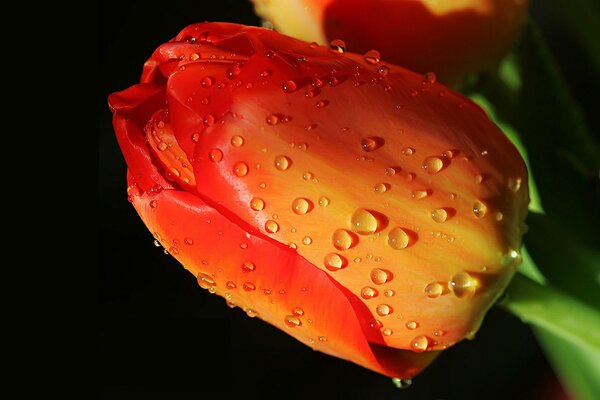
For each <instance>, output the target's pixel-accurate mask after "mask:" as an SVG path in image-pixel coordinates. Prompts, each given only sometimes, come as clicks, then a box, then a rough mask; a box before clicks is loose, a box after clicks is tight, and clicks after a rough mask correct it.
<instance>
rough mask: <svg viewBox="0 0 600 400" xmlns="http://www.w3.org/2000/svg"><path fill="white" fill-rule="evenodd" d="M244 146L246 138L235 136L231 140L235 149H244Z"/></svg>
mask: <svg viewBox="0 0 600 400" xmlns="http://www.w3.org/2000/svg"><path fill="white" fill-rule="evenodd" d="M243 144H244V138H243V137H241V136H240V135H235V136H233V137H232V138H231V145H232V146H233V147H242V145H243Z"/></svg>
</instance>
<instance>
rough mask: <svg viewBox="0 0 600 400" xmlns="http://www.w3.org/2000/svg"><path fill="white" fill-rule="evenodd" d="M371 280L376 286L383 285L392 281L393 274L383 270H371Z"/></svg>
mask: <svg viewBox="0 0 600 400" xmlns="http://www.w3.org/2000/svg"><path fill="white" fill-rule="evenodd" d="M371 280H372V281H373V283H374V284H376V285H383V284H384V283H387V282H389V281H391V280H392V273H391V272H389V271H386V270H384V269H381V268H373V269H372V270H371Z"/></svg>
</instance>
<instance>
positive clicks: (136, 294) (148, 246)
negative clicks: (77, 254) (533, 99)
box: [98, 0, 598, 399]
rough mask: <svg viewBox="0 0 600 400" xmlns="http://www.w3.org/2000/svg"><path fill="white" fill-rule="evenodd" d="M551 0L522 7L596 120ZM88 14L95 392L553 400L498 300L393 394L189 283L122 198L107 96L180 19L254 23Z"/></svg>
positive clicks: (106, 11)
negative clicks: (94, 89) (95, 63)
mask: <svg viewBox="0 0 600 400" xmlns="http://www.w3.org/2000/svg"><path fill="white" fill-rule="evenodd" d="M544 3H546V2H544ZM553 4H554V2H549V3H548V4H544V7H541V5H538V4H537V3H534V4H533V8H532V12H531V13H532V14H533V17H534V18H535V19H536V20H537V22H538V23H539V24H540V25H541V27H542V29H543V31H544V34H545V35H546V37H547V38H548V40H549V42H550V45H551V47H552V49H553V51H555V53H556V54H557V55H558V57H559V60H560V61H561V62H562V64H563V69H564V71H565V72H566V76H567V77H568V78H569V83H570V84H571V86H572V88H573V90H574V93H575V94H576V95H577V96H578V97H579V99H580V100H581V102H582V104H583V105H584V107H585V111H587V117H588V123H589V124H590V125H591V126H592V128H594V127H598V117H597V116H595V117H594V116H593V115H594V114H592V113H591V112H590V111H591V108H592V104H593V101H592V100H591V97H592V96H593V93H598V91H597V90H596V89H597V81H595V80H594V79H592V78H591V77H592V73H591V70H590V68H589V66H587V64H586V63H585V61H584V60H585V59H584V57H583V55H582V54H581V53H580V52H579V51H578V48H577V45H576V43H575V42H574V41H573V39H572V37H571V36H570V35H569V32H568V30H567V29H566V28H565V26H564V25H563V24H562V21H561V20H560V17H559V14H558V10H557V9H556V7H554V8H553ZM99 11H100V26H99V34H100V43H99V61H100V88H99V90H100V93H99V98H98V112H99V137H98V140H99V166H98V174H99V176H98V177H99V180H98V183H99V185H98V191H99V214H98V217H99V249H100V252H99V261H100V263H99V265H100V267H99V275H98V276H99V295H98V299H99V314H98V318H99V323H100V327H101V330H100V335H99V338H98V349H99V363H98V386H99V392H100V397H101V398H106V399H112V398H119V397H125V396H127V397H128V398H148V397H149V396H150V397H159V398H169V399H171V398H182V399H191V398H203V396H204V395H220V396H222V397H223V398H230V397H231V398H238V397H240V398H241V397H242V396H246V397H250V398H253V397H256V396H258V397H259V398H262V399H270V398H290V399H294V398H307V397H308V398H327V399H354V398H356V399H389V398H399V399H481V398H486V399H507V398H515V399H537V398H540V399H541V398H544V399H549V398H559V397H553V396H560V393H561V392H560V388H559V387H558V386H557V382H556V378H555V377H554V375H553V373H552V371H551V369H550V368H549V366H548V364H547V362H546V360H545V358H544V356H543V354H542V353H541V351H540V349H539V347H538V345H537V344H536V342H535V338H534V336H533V334H532V333H531V332H530V330H529V329H528V328H527V327H525V326H524V325H523V324H521V323H520V322H519V321H518V320H517V319H516V318H514V317H513V316H511V315H508V314H506V313H504V312H503V311H501V310H499V309H492V310H491V311H490V313H489V314H488V316H487V317H486V320H485V321H484V324H483V326H482V328H481V330H480V331H479V333H478V335H477V337H476V339H475V340H473V341H465V342H463V343H460V344H459V345H457V346H456V347H455V348H453V349H451V350H449V351H446V352H444V353H443V354H442V355H441V356H440V357H439V358H438V360H436V361H435V362H434V363H433V364H432V365H431V367H429V368H428V369H427V370H426V371H425V372H424V373H422V374H421V375H419V376H418V377H417V378H416V379H415V380H414V382H413V385H412V387H411V388H409V389H406V390H402V391H399V390H398V389H396V388H395V387H394V386H393V385H392V383H391V381H390V380H389V379H388V378H386V377H383V376H381V375H378V374H376V373H373V372H371V371H369V370H366V369H363V368H362V367H359V366H356V365H354V364H351V363H349V362H346V361H342V360H339V359H336V358H332V357H329V356H326V355H324V354H321V353H318V352H314V351H312V350H310V349H309V348H307V347H305V346H303V345H302V344H300V343H299V342H297V341H295V340H294V339H292V338H291V337H289V336H287V335H286V334H284V333H282V332H280V331H279V330H277V329H275V328H273V327H271V326H270V325H268V324H266V323H264V322H262V321H260V320H258V319H250V318H248V317H247V316H246V315H245V314H244V313H243V312H242V311H241V310H239V309H234V310H231V309H229V308H228V307H227V306H226V305H225V302H224V300H223V299H221V298H220V297H217V296H213V295H210V294H209V293H208V292H206V291H204V290H201V289H200V288H199V287H198V285H197V283H196V280H195V279H194V277H193V276H192V275H191V274H189V273H188V272H187V271H185V270H184V269H183V268H182V267H181V266H180V265H179V264H178V263H177V262H176V261H175V260H174V259H173V258H171V257H170V256H167V255H164V254H163V253H162V248H157V247H155V246H154V245H153V238H152V236H151V234H150V233H149V232H148V231H147V230H146V228H145V226H144V225H143V223H142V222H141V220H140V219H139V217H138V216H137V214H136V213H135V211H134V209H133V207H132V206H131V205H130V204H129V203H128V202H127V200H126V193H125V187H126V184H125V171H126V166H125V164H124V161H123V158H122V156H121V154H120V151H119V149H118V146H117V143H116V140H115V137H114V133H113V131H112V127H111V124H110V117H111V115H110V112H109V110H108V107H107V105H106V98H107V96H108V94H109V93H111V92H113V91H118V90H122V89H124V88H126V87H128V86H130V85H132V84H134V83H135V82H137V81H138V79H139V74H140V71H141V66H142V64H143V62H144V61H145V60H146V59H147V58H148V56H149V55H150V54H151V53H152V51H153V50H154V49H155V48H156V47H157V46H158V45H159V44H161V43H163V42H165V41H167V40H168V39H170V38H171V37H172V36H174V35H175V34H176V33H177V32H178V31H179V30H180V29H181V28H183V27H184V26H186V25H188V24H190V23H193V22H201V21H226V22H238V23H244V24H249V25H259V24H260V21H259V19H258V18H257V17H256V16H255V15H254V13H253V10H252V6H251V4H250V3H249V2H247V1H244V0H237V1H234V0H229V1H218V2H217V1H215V2H211V3H209V2H205V1H202V0H196V1H179V0H177V1H175V0H171V1H168V2H165V3H163V5H162V6H160V7H155V6H149V5H147V4H146V2H123V1H105V2H101V3H100V8H99ZM590 93H592V94H590ZM595 130H596V131H597V129H595Z"/></svg>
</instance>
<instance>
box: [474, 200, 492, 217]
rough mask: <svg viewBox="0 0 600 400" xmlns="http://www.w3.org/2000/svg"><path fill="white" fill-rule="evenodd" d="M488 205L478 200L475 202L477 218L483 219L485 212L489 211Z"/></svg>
mask: <svg viewBox="0 0 600 400" xmlns="http://www.w3.org/2000/svg"><path fill="white" fill-rule="evenodd" d="M487 209H488V208H487V206H486V205H485V203H483V202H481V201H479V200H477V201H475V202H474V203H473V214H475V217H476V218H477V219H481V218H483V217H485V214H486V213H487Z"/></svg>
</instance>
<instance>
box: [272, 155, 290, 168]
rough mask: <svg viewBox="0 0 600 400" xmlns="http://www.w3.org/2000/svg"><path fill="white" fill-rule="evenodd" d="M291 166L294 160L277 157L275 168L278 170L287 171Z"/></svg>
mask: <svg viewBox="0 0 600 400" xmlns="http://www.w3.org/2000/svg"><path fill="white" fill-rule="evenodd" d="M291 164H292V160H290V159H289V158H288V157H286V156H282V155H280V156H277V157H275V168H277V169H278V170H279V171H285V170H287V169H288V168H289V167H290V165H291Z"/></svg>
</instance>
